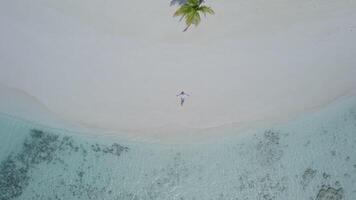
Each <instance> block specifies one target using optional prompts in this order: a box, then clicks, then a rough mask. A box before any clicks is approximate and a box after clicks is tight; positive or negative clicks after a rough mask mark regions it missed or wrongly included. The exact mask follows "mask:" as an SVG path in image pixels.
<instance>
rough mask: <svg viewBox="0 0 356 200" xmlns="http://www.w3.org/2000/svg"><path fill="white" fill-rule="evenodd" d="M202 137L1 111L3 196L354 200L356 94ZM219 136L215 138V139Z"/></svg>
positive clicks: (5, 199)
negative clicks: (170, 136)
mask: <svg viewBox="0 0 356 200" xmlns="http://www.w3.org/2000/svg"><path fill="white" fill-rule="evenodd" d="M217 131H220V132H221V133H219V135H221V138H220V139H219V140H216V142H212V141H214V140H207V142H201V143H199V144H192V143H189V144H188V143H185V144H183V143H182V144H179V143H177V144H167V143H160V142H144V141H137V140H136V141H130V140H128V139H122V138H120V137H116V136H114V135H111V136H108V135H106V136H103V135H101V134H100V133H98V134H97V135H95V134H94V135H93V134H85V132H83V133H78V132H75V131H71V130H65V129H58V128H55V127H48V126H46V124H40V123H34V122H31V121H26V120H23V119H21V118H17V117H13V116H10V115H8V114H4V113H2V114H0V200H13V199H14V200H15V199H18V200H22V199H23V200H42V199H46V200H49V199H53V200H59V199H62V200H72V199H73V200H76V199H80V200H81V199H83V200H87V199H103V200H106V199H107V200H173V199H176V200H302V199H304V200H344V199H345V200H352V199H356V97H347V98H346V97H345V98H342V99H340V100H337V101H335V102H334V103H332V104H330V105H327V106H326V107H324V108H322V109H320V110H318V111H313V112H310V113H307V114H304V115H303V116H299V117H297V118H296V119H293V120H290V121H288V122H285V123H280V124H275V125H273V126H269V127H265V128H256V129H251V130H246V131H245V132H244V133H236V134H226V135H225V134H224V130H223V129H222V130H217ZM210 139H211V138H210Z"/></svg>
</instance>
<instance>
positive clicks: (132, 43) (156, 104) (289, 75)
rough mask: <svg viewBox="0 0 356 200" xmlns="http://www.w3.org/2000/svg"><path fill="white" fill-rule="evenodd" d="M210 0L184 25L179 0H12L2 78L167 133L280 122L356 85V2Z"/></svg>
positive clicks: (100, 118) (86, 110) (72, 113)
mask: <svg viewBox="0 0 356 200" xmlns="http://www.w3.org/2000/svg"><path fill="white" fill-rule="evenodd" d="M206 3H207V4H208V5H210V6H211V7H213V8H214V10H215V12H216V14H215V15H214V16H207V17H206V18H203V19H202V23H201V24H200V25H199V27H197V28H194V27H192V28H191V29H190V30H188V31H187V32H185V33H183V32H182V30H183V28H184V23H183V22H179V20H178V19H176V18H173V17H172V14H173V12H174V11H175V10H176V9H177V6H170V1H169V0H165V1H164V0H160V1H158V0H153V1H133V0H130V1H128V0H125V1H113V0H105V1H100V2H99V1H95V0H89V1H88V0H85V1H84V0H78V1H71V0H53V1H43V0H34V1H28V2H27V1H20V0H11V1H10V0H6V1H2V2H1V5H0V29H1V37H0V43H1V45H0V72H1V73H0V82H1V83H2V84H5V85H7V86H10V87H13V88H17V89H20V90H22V91H24V92H26V93H27V94H29V95H31V96H33V97H35V98H36V99H38V101H39V102H41V104H43V105H45V107H47V109H48V110H50V111H51V112H53V113H55V115H57V116H60V117H61V118H64V119H67V120H68V121H71V122H73V123H80V124H83V125H85V126H88V127H94V128H100V129H106V130H112V131H118V132H123V131H126V132H141V133H147V132H150V131H152V130H164V132H165V133H166V134H169V133H173V132H180V131H179V130H188V129H191V130H193V129H194V130H196V129H206V128H212V127H219V126H224V125H229V126H230V125H231V124H236V125H237V126H238V125H241V124H253V123H255V122H261V121H262V122H268V121H274V122H278V121H280V120H285V119H289V118H291V117H295V116H298V115H300V114H302V113H304V112H305V111H309V110H312V109H314V108H316V107H319V106H323V105H326V104H328V103H330V102H332V101H333V100H335V99H336V98H338V97H339V96H343V95H346V94H348V93H349V92H350V91H352V90H354V89H355V87H356V78H355V76H356V57H355V52H356V45H355V43H356V37H355V32H356V20H355V19H356V12H355V11H356V2H355V1H350V0H339V1H323V0H315V1H307V0H301V1H292V0H272V1H268V2H267V1H261V0H253V1H207V2H206ZM181 90H184V91H186V92H187V93H189V94H191V96H190V97H189V98H188V99H187V100H186V102H185V105H184V106H183V107H181V106H179V99H178V98H177V97H176V96H175V95H176V94H177V93H178V92H180V91H181ZM3 95H4V94H3ZM32 117H33V116H32ZM182 132H183V131H182Z"/></svg>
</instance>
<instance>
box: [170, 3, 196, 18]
mask: <svg viewBox="0 0 356 200" xmlns="http://www.w3.org/2000/svg"><path fill="white" fill-rule="evenodd" d="M192 10H193V8H192V7H190V6H188V5H183V6H181V7H180V8H179V9H178V10H177V11H176V12H175V13H174V14H173V17H177V16H184V15H186V14H187V13H189V12H191V11H192Z"/></svg>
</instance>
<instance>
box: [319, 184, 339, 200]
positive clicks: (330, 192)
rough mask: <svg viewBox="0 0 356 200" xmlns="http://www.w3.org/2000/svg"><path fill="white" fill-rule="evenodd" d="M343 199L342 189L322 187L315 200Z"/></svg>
mask: <svg viewBox="0 0 356 200" xmlns="http://www.w3.org/2000/svg"><path fill="white" fill-rule="evenodd" d="M343 197H344V192H343V189H342V188H339V189H335V188H333V187H328V186H325V185H323V186H322V188H321V189H320V190H319V192H318V194H317V196H316V199H315V200H342V199H343Z"/></svg>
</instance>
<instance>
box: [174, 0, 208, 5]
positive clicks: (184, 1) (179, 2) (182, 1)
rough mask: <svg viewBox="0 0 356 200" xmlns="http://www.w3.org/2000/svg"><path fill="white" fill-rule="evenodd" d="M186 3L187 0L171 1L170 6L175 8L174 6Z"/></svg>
mask: <svg viewBox="0 0 356 200" xmlns="http://www.w3.org/2000/svg"><path fill="white" fill-rule="evenodd" d="M186 2H187V0H171V3H170V5H171V6H175V5H178V6H181V5H183V4H185V3H186ZM201 2H205V1H204V0H202V1H201Z"/></svg>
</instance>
